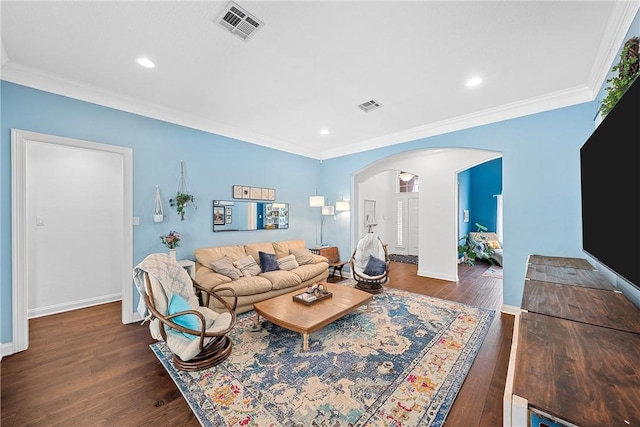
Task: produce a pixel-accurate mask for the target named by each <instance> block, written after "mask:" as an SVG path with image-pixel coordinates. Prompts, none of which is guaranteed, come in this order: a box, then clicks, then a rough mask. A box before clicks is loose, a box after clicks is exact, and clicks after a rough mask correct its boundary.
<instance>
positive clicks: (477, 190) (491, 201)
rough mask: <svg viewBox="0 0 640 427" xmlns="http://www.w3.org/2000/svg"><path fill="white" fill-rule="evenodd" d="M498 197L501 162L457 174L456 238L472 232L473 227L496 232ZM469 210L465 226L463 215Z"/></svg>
mask: <svg viewBox="0 0 640 427" xmlns="http://www.w3.org/2000/svg"><path fill="white" fill-rule="evenodd" d="M496 194H502V159H495V160H490V161H488V162H485V163H482V164H480V165H478V166H474V167H472V168H470V169H467V170H464V171H462V172H460V173H459V174H458V237H459V238H462V237H463V236H465V235H466V234H467V233H469V232H470V231H476V230H477V227H476V225H475V224H476V223H479V224H482V225H484V226H485V227H487V228H488V230H489V231H496V214H497V201H496V198H495V197H494V195H496ZM465 209H468V210H469V222H464V217H463V211H464V210H465Z"/></svg>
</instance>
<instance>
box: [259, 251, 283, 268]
mask: <svg viewBox="0 0 640 427" xmlns="http://www.w3.org/2000/svg"><path fill="white" fill-rule="evenodd" d="M258 256H259V257H260V270H262V272H263V273H267V272H269V271H276V270H280V266H279V265H278V261H277V260H276V255H275V254H268V253H266V252H262V251H260V252H258Z"/></svg>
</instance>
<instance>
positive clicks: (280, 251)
mask: <svg viewBox="0 0 640 427" xmlns="http://www.w3.org/2000/svg"><path fill="white" fill-rule="evenodd" d="M306 247H307V243H306V242H305V241H304V240H302V239H297V240H282V241H280V242H273V250H274V251H275V254H276V258H278V259H280V258H284V257H285V256H287V255H289V254H290V253H291V252H290V250H291V249H306Z"/></svg>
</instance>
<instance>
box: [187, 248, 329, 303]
mask: <svg viewBox="0 0 640 427" xmlns="http://www.w3.org/2000/svg"><path fill="white" fill-rule="evenodd" d="M260 252H264V253H266V254H272V255H275V259H277V260H278V261H283V260H284V259H285V257H287V256H289V258H288V260H291V259H292V258H295V259H296V262H294V263H293V265H291V263H288V265H287V267H286V268H291V267H295V268H292V269H290V270H284V269H282V270H275V271H268V272H263V271H261V272H260V273H259V274H257V275H251V276H244V275H241V277H240V278H236V279H235V280H234V279H232V278H231V277H229V276H227V275H225V274H221V273H220V272H216V271H215V270H214V265H215V267H218V264H220V260H221V259H222V258H225V256H226V257H228V258H231V260H233V261H234V262H236V263H237V262H239V260H242V259H246V257H247V256H248V255H249V256H251V257H252V258H253V259H254V260H255V261H256V263H257V264H258V266H260V256H259V253H260ZM194 254H195V257H196V276H195V280H196V281H197V282H198V283H199V284H200V285H202V286H204V287H206V288H208V289H215V288H217V287H231V288H233V289H234V290H235V291H236V293H237V295H238V306H237V310H236V313H238V314H239V313H244V312H245V311H249V310H252V309H253V304H255V303H256V302H260V301H264V300H266V299H269V298H273V297H275V296H278V295H282V294H285V293H287V292H291V291H293V290H296V289H302V288H305V287H307V286H308V285H310V284H313V283H316V282H319V281H324V280H326V279H327V277H328V276H329V263H328V261H327V258H325V257H323V256H321V255H315V254H312V253H311V252H310V251H309V250H308V249H307V247H306V243H305V241H304V240H285V241H281V242H273V243H268V242H265V243H250V244H246V245H233V246H214V247H206V248H199V249H196V250H195V252H194ZM290 255H293V257H292V256H290ZM271 258H273V256H272V257H271ZM223 261H225V260H223ZM226 261H228V260H226ZM296 264H298V265H297V266H295V265H296ZM283 266H284V264H283ZM283 268H284V267H283ZM218 270H220V268H218ZM220 295H221V296H223V297H225V296H226V295H225V293H224V292H221V293H220ZM227 295H228V294H227ZM209 306H210V307H211V308H212V309H213V310H216V311H218V312H220V311H221V310H222V306H221V304H220V303H219V302H218V301H216V300H213V299H212V301H210V302H209Z"/></svg>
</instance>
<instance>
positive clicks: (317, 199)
mask: <svg viewBox="0 0 640 427" xmlns="http://www.w3.org/2000/svg"><path fill="white" fill-rule="evenodd" d="M309 206H311V207H312V208H319V207H321V206H324V196H309Z"/></svg>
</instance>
